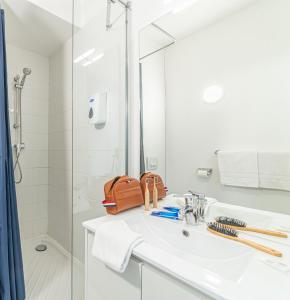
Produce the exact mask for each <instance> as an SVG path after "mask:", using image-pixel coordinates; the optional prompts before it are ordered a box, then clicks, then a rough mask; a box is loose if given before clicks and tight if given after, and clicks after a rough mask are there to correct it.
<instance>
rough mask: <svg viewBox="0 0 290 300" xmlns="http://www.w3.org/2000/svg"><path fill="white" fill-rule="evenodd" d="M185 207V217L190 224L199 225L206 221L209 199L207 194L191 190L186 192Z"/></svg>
mask: <svg viewBox="0 0 290 300" xmlns="http://www.w3.org/2000/svg"><path fill="white" fill-rule="evenodd" d="M184 198H185V207H184V209H183V217H184V219H185V221H186V224H188V225H197V224H200V223H204V222H205V219H204V216H205V210H206V205H207V200H206V198H205V194H203V193H195V192H192V191H189V192H188V193H186V194H184Z"/></svg>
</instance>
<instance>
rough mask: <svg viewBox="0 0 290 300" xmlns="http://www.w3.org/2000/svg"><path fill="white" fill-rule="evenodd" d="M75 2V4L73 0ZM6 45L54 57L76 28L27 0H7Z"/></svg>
mask: <svg viewBox="0 0 290 300" xmlns="http://www.w3.org/2000/svg"><path fill="white" fill-rule="evenodd" d="M70 1H71V0H70ZM4 10H5V17H6V41H7V43H10V44H12V45H15V46H17V47H20V48H24V49H27V50H30V51H33V52H36V53H39V54H41V55H44V56H48V57H49V56H51V55H52V54H53V53H54V52H55V51H56V50H57V49H58V48H59V47H60V46H61V44H62V43H64V42H65V41H67V40H68V39H69V38H70V37H71V36H72V24H71V22H68V21H67V20H65V19H64V18H61V17H60V16H57V15H55V14H54V13H51V12H49V11H48V10H46V9H44V8H43V7H40V6H38V5H35V4H34V3H32V2H31V1H27V0H6V1H5V6H4Z"/></svg>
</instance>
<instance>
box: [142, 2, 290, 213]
mask: <svg viewBox="0 0 290 300" xmlns="http://www.w3.org/2000/svg"><path fill="white" fill-rule="evenodd" d="M289 11H290V1H289V0H251V1H249V0H247V1H246V0H235V1H223V0H215V1H210V0H209V1H204V0H195V1H187V2H185V3H183V5H181V6H180V7H179V8H175V9H173V10H172V11H169V12H168V13H167V14H165V15H164V16H162V17H161V18H160V19H158V20H155V21H154V22H153V23H152V24H150V25H148V26H147V27H146V28H144V29H142V30H141V31H140V60H139V61H140V98H141V155H140V157H141V165H140V168H141V171H151V172H155V173H158V174H160V175H161V176H162V177H163V178H164V179H165V181H166V185H167V186H168V189H169V193H177V194H182V193H185V192H187V191H188V190H189V189H191V190H194V191H197V192H204V193H205V194H206V195H207V196H209V197H213V198H216V199H217V200H218V201H221V202H226V203H231V204H235V205H240V206H247V207H251V208H257V209H263V210H269V211H274V212H282V213H286V214H290V193H289V191H290V18H289Z"/></svg>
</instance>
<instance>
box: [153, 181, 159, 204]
mask: <svg viewBox="0 0 290 300" xmlns="http://www.w3.org/2000/svg"><path fill="white" fill-rule="evenodd" d="M156 179H157V178H156V177H154V178H153V208H157V207H158V190H157V186H156Z"/></svg>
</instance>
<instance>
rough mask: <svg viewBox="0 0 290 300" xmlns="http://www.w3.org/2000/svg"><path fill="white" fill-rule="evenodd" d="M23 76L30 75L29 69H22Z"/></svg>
mask: <svg viewBox="0 0 290 300" xmlns="http://www.w3.org/2000/svg"><path fill="white" fill-rule="evenodd" d="M23 74H24V75H30V74H31V69H30V68H24V69H23Z"/></svg>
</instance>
